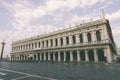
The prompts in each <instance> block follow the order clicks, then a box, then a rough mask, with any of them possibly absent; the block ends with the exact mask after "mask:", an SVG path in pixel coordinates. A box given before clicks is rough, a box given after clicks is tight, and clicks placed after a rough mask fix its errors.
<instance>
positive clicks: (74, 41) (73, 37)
mask: <svg viewBox="0 0 120 80" xmlns="http://www.w3.org/2000/svg"><path fill="white" fill-rule="evenodd" d="M72 41H73V44H75V43H76V37H75V35H73V36H72Z"/></svg>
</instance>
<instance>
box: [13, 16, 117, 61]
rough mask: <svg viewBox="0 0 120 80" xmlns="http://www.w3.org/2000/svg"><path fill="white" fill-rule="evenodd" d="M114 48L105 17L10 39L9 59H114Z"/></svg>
mask: <svg viewBox="0 0 120 80" xmlns="http://www.w3.org/2000/svg"><path fill="white" fill-rule="evenodd" d="M115 57H116V48H115V43H114V39H113V36H112V31H111V28H110V24H109V21H108V20H107V19H105V18H102V19H98V20H96V21H91V22H88V23H83V24H80V25H76V26H73V27H69V28H66V29H62V30H58V31H54V32H51V33H48V34H44V35H40V36H36V37H32V38H28V39H24V40H19V41H15V42H12V51H11V61H62V62H74V61H77V62H82V61H84V62H89V61H90V62H108V63H111V62H114V60H115Z"/></svg>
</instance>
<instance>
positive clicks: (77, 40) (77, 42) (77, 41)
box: [75, 34, 80, 44]
mask: <svg viewBox="0 0 120 80" xmlns="http://www.w3.org/2000/svg"><path fill="white" fill-rule="evenodd" d="M75 37H76V44H79V43H80V38H79V34H76V35H75Z"/></svg>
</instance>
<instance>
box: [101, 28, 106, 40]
mask: <svg viewBox="0 0 120 80" xmlns="http://www.w3.org/2000/svg"><path fill="white" fill-rule="evenodd" d="M100 34H101V35H100V36H101V40H102V41H103V40H105V39H104V38H105V37H104V36H103V35H104V33H103V30H100Z"/></svg>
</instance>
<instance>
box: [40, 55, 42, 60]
mask: <svg viewBox="0 0 120 80" xmlns="http://www.w3.org/2000/svg"><path fill="white" fill-rule="evenodd" d="M40 61H42V55H41V53H40Z"/></svg>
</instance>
